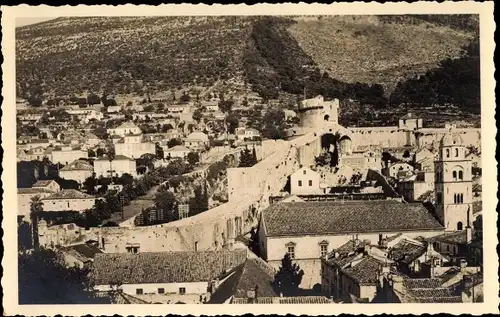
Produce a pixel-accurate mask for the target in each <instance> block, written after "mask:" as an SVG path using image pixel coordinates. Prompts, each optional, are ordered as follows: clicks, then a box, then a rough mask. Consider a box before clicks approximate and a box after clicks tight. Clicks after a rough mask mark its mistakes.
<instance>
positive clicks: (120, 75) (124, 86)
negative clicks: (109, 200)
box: [16, 15, 479, 108]
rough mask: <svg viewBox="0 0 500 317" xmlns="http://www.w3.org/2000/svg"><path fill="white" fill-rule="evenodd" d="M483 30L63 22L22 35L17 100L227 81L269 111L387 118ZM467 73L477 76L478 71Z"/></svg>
mask: <svg viewBox="0 0 500 317" xmlns="http://www.w3.org/2000/svg"><path fill="white" fill-rule="evenodd" d="M477 22H478V21H477V18H476V17H474V16H465V15H461V16H435V15H430V16H423V15H422V16H330V17H327V16H321V17H286V18H279V17H262V16H253V17H250V16H249V17H120V18H103V17H92V18H61V19H56V20H52V21H48V22H44V23H40V24H37V25H36V27H33V26H26V27H22V28H18V29H17V34H16V35H17V39H16V50H17V53H18V54H17V70H18V77H17V92H18V95H19V97H25V98H27V97H29V96H42V94H43V95H45V96H47V95H51V96H69V95H73V94H74V95H80V94H85V93H89V92H95V93H102V92H109V93H115V94H132V95H134V94H135V95H139V96H142V95H143V94H144V92H145V91H148V92H149V93H151V94H155V93H163V94H164V93H165V92H168V91H170V90H173V89H176V90H179V89H183V88H187V87H193V86H196V87H198V88H199V87H206V88H210V87H212V86H213V85H214V84H216V83H218V82H220V81H227V82H230V83H231V82H233V83H240V84H241V83H243V82H247V83H249V84H250V85H251V88H252V90H254V91H256V92H258V93H259V94H260V95H261V96H262V97H264V98H266V99H271V98H277V97H278V96H280V95H283V94H286V95H289V94H292V95H296V96H300V97H302V96H303V95H304V93H305V94H306V96H307V97H311V96H314V95H316V94H322V95H324V96H325V97H326V98H340V99H341V100H345V99H353V100H356V101H357V102H359V104H361V105H363V104H372V105H375V106H376V107H379V108H380V107H386V106H387V105H388V104H390V102H389V96H391V94H392V92H393V91H394V89H395V87H396V86H398V92H397V93H396V95H397V96H399V97H398V98H396V100H398V101H400V102H405V101H406V102H408V100H406V99H405V98H401V94H405V91H407V90H408V87H410V86H411V85H412V84H411V83H412V81H413V82H414V81H415V78H418V77H419V76H421V75H426V74H427V75H429V72H435V69H439V68H440V67H441V66H443V65H445V64H443V61H454V60H457V59H460V58H464V54H465V49H466V47H467V45H469V44H470V43H471V42H472V41H473V40H474V39H477V29H478V25H477V24H478V23H477ZM452 64H453V63H452ZM446 65H451V64H449V63H448V64H446ZM456 65H457V66H458V67H465V68H467V71H468V72H469V73H471V72H472V73H474V72H476V74H477V72H478V69H477V71H476V69H475V68H476V66H477V65H476V64H470V63H456ZM455 72H458V73H460V72H461V69H460V68H459V69H456V70H455ZM427 75H426V76H427ZM427 78H428V80H427V81H426V86H421V87H422V89H425V87H435V86H436V85H441V84H443V83H442V82H438V83H436V82H434V83H429V82H433V81H442V80H445V81H446V82H445V86H447V87H455V86H456V85H457V83H456V82H455V81H456V80H455V78H453V76H445V77H444V78H442V76H441V77H440V76H427ZM468 78H470V79H471V80H475V79H474V76H468ZM229 79H233V80H229ZM462 80H466V78H462ZM470 87H471V88H474V87H475V88H477V90H479V88H478V83H476V82H474V83H472V84H471V86H470ZM452 97H453V96H449V94H448V95H447V96H446V97H445V98H441V99H439V102H443V103H446V102H448V103H454V102H455V100H453V98H452ZM431 99H432V98H431ZM434 99H435V98H434ZM434 99H432V100H421V103H431V102H435V100H434ZM462 99H463V98H462ZM410 101H411V100H410ZM464 102H469V101H468V100H465V101H464Z"/></svg>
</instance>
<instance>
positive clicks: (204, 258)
mask: <svg viewBox="0 0 500 317" xmlns="http://www.w3.org/2000/svg"><path fill="white" fill-rule="evenodd" d="M246 259H247V251H246V250H235V251H203V252H201V251H200V252H194V251H186V252H158V253H147V252H143V253H138V254H124V253H122V254H117V253H100V254H96V255H95V259H94V265H93V272H92V273H91V278H92V281H93V283H94V285H95V286H94V289H95V290H96V291H98V292H107V291H110V290H113V288H119V289H121V291H122V292H123V293H125V294H129V295H134V296H136V297H138V298H141V299H143V300H148V301H151V302H157V303H169V302H171V303H174V302H177V301H180V302H182V303H185V304H194V303H203V302H206V301H208V300H210V294H211V293H213V292H215V291H216V290H217V288H218V287H219V284H220V283H223V282H224V281H225V279H226V278H227V277H228V276H229V275H231V273H233V271H234V270H235V269H237V268H238V267H240V266H241V265H242V264H244V263H245V262H246ZM159 268H161V269H159Z"/></svg>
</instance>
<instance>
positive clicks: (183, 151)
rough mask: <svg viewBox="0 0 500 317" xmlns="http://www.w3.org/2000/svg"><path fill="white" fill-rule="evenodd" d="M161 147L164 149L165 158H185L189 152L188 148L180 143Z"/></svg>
mask: <svg viewBox="0 0 500 317" xmlns="http://www.w3.org/2000/svg"><path fill="white" fill-rule="evenodd" d="M162 148H163V151H164V157H165V158H176V157H178V158H185V157H187V155H188V154H189V153H190V152H191V150H190V149H188V148H187V147H185V146H182V145H176V146H174V147H172V148H168V146H163V147H162Z"/></svg>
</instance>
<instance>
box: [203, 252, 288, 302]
mask: <svg viewBox="0 0 500 317" xmlns="http://www.w3.org/2000/svg"><path fill="white" fill-rule="evenodd" d="M274 274H275V272H274V269H273V268H272V267H270V266H269V265H268V264H267V263H266V262H264V261H263V260H262V259H260V258H258V257H255V258H249V259H247V260H246V261H245V262H244V263H243V264H241V265H240V266H239V267H238V268H237V269H236V270H234V272H233V273H231V275H229V276H228V277H227V278H226V279H225V280H224V282H222V283H220V285H219V287H218V288H217V289H216V290H215V292H214V293H212V294H211V296H210V300H209V302H208V303H209V304H228V303H233V302H235V301H239V300H242V299H243V300H245V302H248V299H255V298H262V297H279V295H280V294H278V293H276V292H275V290H274V289H273V285H272V283H273V281H274ZM249 294H250V297H251V298H249Z"/></svg>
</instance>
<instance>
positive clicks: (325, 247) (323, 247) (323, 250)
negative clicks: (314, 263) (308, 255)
mask: <svg viewBox="0 0 500 317" xmlns="http://www.w3.org/2000/svg"><path fill="white" fill-rule="evenodd" d="M319 247H320V252H321V257H324V256H326V254H327V253H328V245H326V244H322V245H320V246H319Z"/></svg>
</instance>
